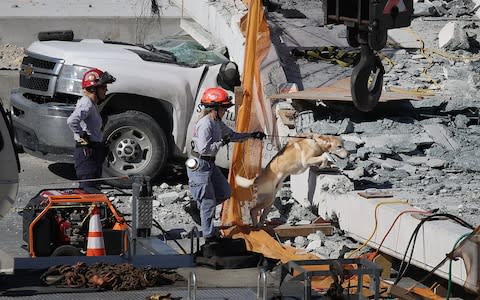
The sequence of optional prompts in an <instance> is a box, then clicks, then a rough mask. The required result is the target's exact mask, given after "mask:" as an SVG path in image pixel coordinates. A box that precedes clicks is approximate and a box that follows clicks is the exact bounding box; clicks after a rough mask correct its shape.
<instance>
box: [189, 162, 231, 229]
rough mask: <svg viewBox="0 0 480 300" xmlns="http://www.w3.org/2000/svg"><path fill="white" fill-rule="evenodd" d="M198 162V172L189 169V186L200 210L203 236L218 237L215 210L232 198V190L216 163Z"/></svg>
mask: <svg viewBox="0 0 480 300" xmlns="http://www.w3.org/2000/svg"><path fill="white" fill-rule="evenodd" d="M197 160H198V164H199V165H198V168H197V169H196V170H192V169H189V168H188V167H187V175H188V185H189V186H190V192H191V193H192V197H193V199H194V200H195V201H196V202H197V206H198V207H199V208H200V218H201V219H202V232H203V236H204V237H212V236H215V235H217V232H216V230H215V228H214V227H213V219H214V217H215V208H216V206H217V205H218V204H221V203H222V202H224V201H225V200H226V199H228V198H230V195H231V189H230V185H229V184H228V181H227V179H226V178H225V176H224V175H223V174H222V172H221V171H220V169H219V168H218V167H217V166H216V165H215V162H210V161H206V160H203V159H200V158H198V159H197Z"/></svg>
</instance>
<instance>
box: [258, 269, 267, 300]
mask: <svg viewBox="0 0 480 300" xmlns="http://www.w3.org/2000/svg"><path fill="white" fill-rule="evenodd" d="M262 288H263V290H262V291H261V289H262ZM260 292H261V293H262V298H260ZM260 299H262V300H267V273H266V272H265V270H264V269H260V272H259V273H258V277H257V300H260Z"/></svg>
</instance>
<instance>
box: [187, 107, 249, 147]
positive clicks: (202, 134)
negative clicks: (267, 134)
mask: <svg viewBox="0 0 480 300" xmlns="http://www.w3.org/2000/svg"><path fill="white" fill-rule="evenodd" d="M226 135H229V137H230V141H232V142H239V141H243V140H246V139H247V138H249V137H250V133H239V132H235V131H233V130H232V129H231V128H230V127H228V126H227V125H225V123H223V121H222V120H213V119H212V118H211V117H210V115H209V114H207V115H205V116H203V117H202V118H201V119H200V120H198V122H197V124H195V129H194V131H193V136H192V140H193V142H194V143H195V147H194V150H195V151H196V152H198V153H199V154H200V155H205V156H215V155H217V152H218V150H220V148H221V147H222V146H223V143H222V138H223V137H224V136H226Z"/></svg>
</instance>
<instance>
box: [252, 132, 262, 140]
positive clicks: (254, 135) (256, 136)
mask: <svg viewBox="0 0 480 300" xmlns="http://www.w3.org/2000/svg"><path fill="white" fill-rule="evenodd" d="M250 136H251V137H252V138H254V139H259V140H263V139H264V138H265V137H266V135H265V133H263V132H261V131H255V132H252V133H250Z"/></svg>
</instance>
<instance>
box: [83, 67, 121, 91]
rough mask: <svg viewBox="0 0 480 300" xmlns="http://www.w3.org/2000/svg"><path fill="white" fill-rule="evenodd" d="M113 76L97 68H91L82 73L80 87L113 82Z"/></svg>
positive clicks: (84, 87)
mask: <svg viewBox="0 0 480 300" xmlns="http://www.w3.org/2000/svg"><path fill="white" fill-rule="evenodd" d="M115 80H116V79H115V77H113V76H112V75H110V74H108V72H103V71H101V70H99V69H91V70H88V71H87V72H85V74H83V79H82V89H86V88H89V87H97V86H100V85H105V84H108V83H113V82H115Z"/></svg>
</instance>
